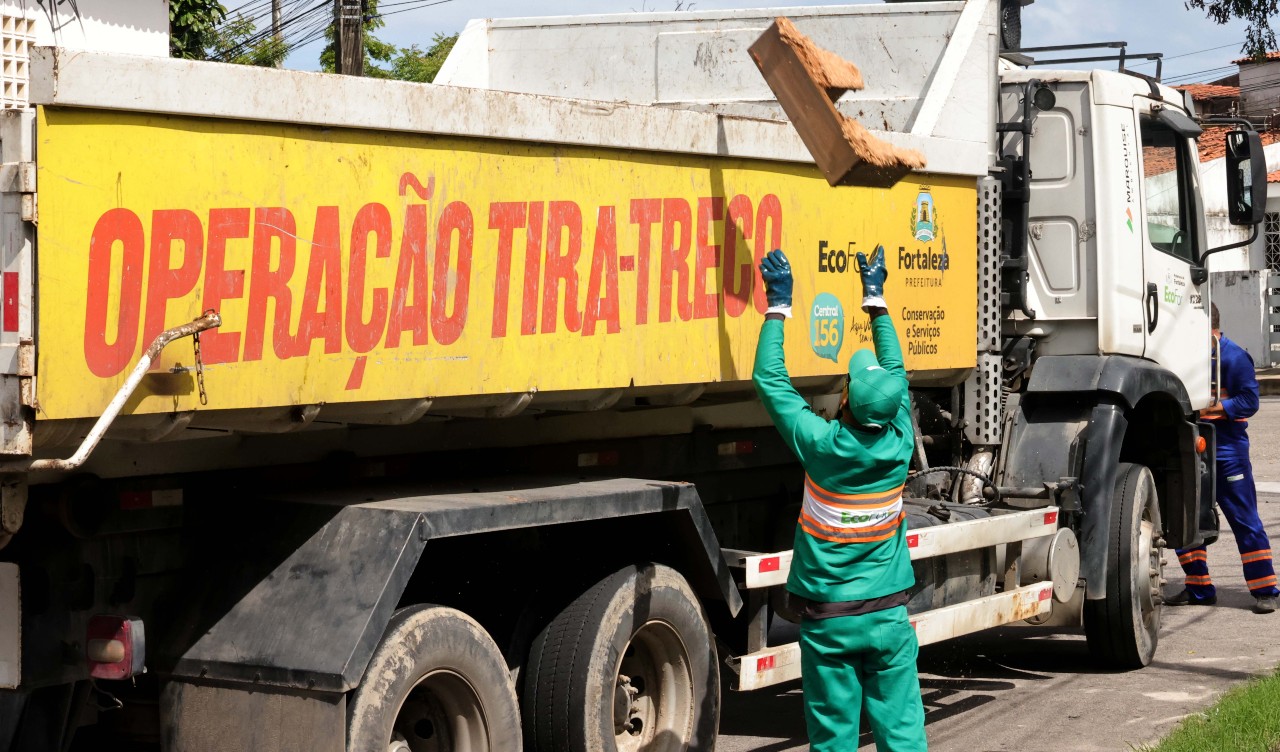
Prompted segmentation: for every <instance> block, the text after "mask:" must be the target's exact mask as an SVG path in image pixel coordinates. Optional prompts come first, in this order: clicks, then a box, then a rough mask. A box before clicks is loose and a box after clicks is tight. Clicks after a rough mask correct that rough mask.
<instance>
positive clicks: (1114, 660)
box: [1084, 463, 1164, 669]
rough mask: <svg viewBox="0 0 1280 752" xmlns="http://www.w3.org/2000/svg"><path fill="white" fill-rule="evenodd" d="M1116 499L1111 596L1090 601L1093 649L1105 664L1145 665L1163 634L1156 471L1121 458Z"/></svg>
mask: <svg viewBox="0 0 1280 752" xmlns="http://www.w3.org/2000/svg"><path fill="white" fill-rule="evenodd" d="M1114 489H1115V490H1114V493H1113V495H1112V503H1111V525H1110V528H1109V529H1110V532H1111V536H1110V538H1111V539H1110V541H1109V542H1108V544H1107V546H1108V550H1107V597H1106V598H1104V599H1102V600H1094V601H1085V607H1084V625H1085V634H1086V636H1087V638H1088V642H1089V651H1090V652H1091V653H1092V654H1093V655H1094V657H1095V658H1096V659H1097V660H1098V661H1099V662H1101V663H1102V664H1103V665H1105V666H1107V667H1109V668H1117V669H1135V668H1142V667H1143V666H1145V665H1147V664H1148V663H1150V662H1151V659H1152V657H1153V656H1154V655H1155V652H1156V644H1157V642H1158V641H1159V639H1160V612H1161V606H1162V601H1161V599H1160V569H1161V567H1162V566H1163V558H1164V549H1163V541H1164V535H1163V533H1162V532H1161V525H1160V504H1159V499H1158V497H1157V495H1156V484H1155V480H1154V479H1153V478H1152V477H1151V471H1150V470H1148V469H1147V468H1146V467H1143V466H1142V465H1133V464H1129V463H1121V464H1120V465H1119V466H1118V467H1117V468H1116V482H1115V487H1114Z"/></svg>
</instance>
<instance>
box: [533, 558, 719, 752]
mask: <svg viewBox="0 0 1280 752" xmlns="http://www.w3.org/2000/svg"><path fill="white" fill-rule="evenodd" d="M523 673H524V676H523V681H524V692H523V703H522V704H523V711H524V723H525V746H526V748H528V749H529V750H536V752H677V751H678V750H687V749H690V750H699V749H711V748H712V747H713V745H714V741H715V735H716V727H717V724H718V721H719V715H720V672H719V668H718V665H717V662H716V648H715V643H714V642H713V641H712V639H711V631H710V629H709V628H708V626H707V617H706V614H705V613H704V612H703V610H702V606H701V605H700V604H699V603H698V599H697V597H696V596H695V595H694V594H693V591H692V590H691V589H690V587H689V584H688V583H687V582H685V579H684V578H683V577H681V576H680V574H679V573H678V572H676V571H675V570H673V569H671V568H669V567H665V566H662V565H654V564H650V565H645V566H632V567H626V568H625V569H622V570H620V571H618V572H616V573H614V574H613V575H611V576H609V577H607V578H605V579H604V580H601V581H600V582H599V583H597V584H596V585H595V587H593V588H591V589H590V590H588V591H587V592H586V593H584V594H583V595H582V596H580V597H579V598H578V599H577V600H575V601H574V602H573V603H571V604H570V605H569V606H568V608H566V609H565V610H564V611H562V612H561V613H560V614H559V616H557V617H556V618H555V619H554V620H552V622H551V623H550V624H549V625H548V626H547V628H546V629H545V630H543V631H542V633H541V634H539V635H538V637H537V639H535V640H534V643H533V648H532V650H531V651H530V654H529V661H528V663H527V664H525V670H524V672H523Z"/></svg>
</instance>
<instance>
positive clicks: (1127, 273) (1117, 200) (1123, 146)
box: [1091, 99, 1146, 357]
mask: <svg viewBox="0 0 1280 752" xmlns="http://www.w3.org/2000/svg"><path fill="white" fill-rule="evenodd" d="M1134 126H1135V122H1134V118H1133V110H1132V99H1131V100H1130V102H1129V103H1128V105H1127V106H1125V107H1094V110H1093V130H1092V131H1091V132H1092V134H1093V138H1092V139H1091V143H1092V144H1093V147H1092V148H1093V164H1094V172H1095V175H1096V178H1095V180H1094V194H1095V195H1094V197H1093V203H1094V206H1095V207H1096V213H1097V214H1096V216H1097V230H1096V231H1097V247H1098V249H1099V251H1098V255H1097V290H1098V293H1097V296H1098V352H1099V353H1102V354H1108V355H1136V356H1139V357H1141V356H1142V351H1143V347H1144V346H1145V344H1146V318H1145V314H1144V313H1143V307H1142V305H1143V299H1144V296H1145V293H1146V290H1145V286H1144V277H1143V272H1142V243H1143V240H1142V229H1141V227H1140V226H1139V223H1140V222H1142V206H1141V200H1140V196H1139V194H1140V192H1141V190H1142V171H1141V167H1140V166H1139V164H1138V151H1139V148H1140V146H1139V136H1138V134H1137V133H1136V132H1135V130H1134Z"/></svg>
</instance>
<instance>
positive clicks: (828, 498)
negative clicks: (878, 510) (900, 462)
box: [804, 475, 903, 509]
mask: <svg viewBox="0 0 1280 752" xmlns="http://www.w3.org/2000/svg"><path fill="white" fill-rule="evenodd" d="M804 485H805V488H806V489H807V490H808V491H809V493H811V494H813V496H814V498H816V499H817V500H818V501H821V502H822V503H824V504H827V505H829V506H833V507H844V508H848V509H867V508H870V507H882V506H886V505H887V504H889V503H892V502H894V501H896V500H897V499H898V498H899V497H900V496H902V489H903V486H898V487H897V488H893V489H890V490H888V491H874V492H872V493H861V494H838V493H835V492H833V491H828V490H826V489H825V488H823V487H821V486H819V485H818V484H817V483H814V482H813V478H810V477H809V476H808V475H806V476H804Z"/></svg>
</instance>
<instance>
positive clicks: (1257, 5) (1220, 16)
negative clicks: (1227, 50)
mask: <svg viewBox="0 0 1280 752" xmlns="http://www.w3.org/2000/svg"><path fill="white" fill-rule="evenodd" d="M1278 4H1280V0H1186V2H1185V3H1184V5H1185V6H1186V7H1187V8H1188V9H1190V8H1195V9H1196V10H1202V11H1204V12H1205V13H1207V14H1208V16H1209V18H1211V19H1213V20H1214V21H1216V22H1217V23H1220V24H1224V23H1227V22H1228V21H1231V20H1232V19H1235V18H1239V19H1243V20H1244V21H1245V22H1247V23H1248V27H1247V28H1246V29H1245V37H1244V47H1243V48H1242V49H1243V51H1244V52H1245V53H1247V54H1249V55H1251V56H1252V57H1255V58H1261V57H1263V56H1264V55H1266V53H1267V52H1270V51H1271V50H1274V49H1275V48H1276V33H1275V31H1274V30H1273V29H1272V28H1271V17H1272V16H1274V15H1276V12H1277V10H1278V8H1277V5H1278Z"/></svg>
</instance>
